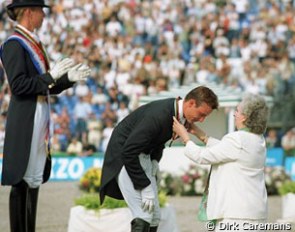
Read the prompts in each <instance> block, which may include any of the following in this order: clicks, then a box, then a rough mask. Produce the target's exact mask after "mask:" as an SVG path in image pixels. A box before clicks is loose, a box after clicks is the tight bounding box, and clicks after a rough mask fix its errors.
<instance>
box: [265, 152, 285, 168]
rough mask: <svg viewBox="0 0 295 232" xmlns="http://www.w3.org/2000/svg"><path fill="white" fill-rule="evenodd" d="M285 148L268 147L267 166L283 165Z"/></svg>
mask: <svg viewBox="0 0 295 232" xmlns="http://www.w3.org/2000/svg"><path fill="white" fill-rule="evenodd" d="M283 162H284V150H283V148H281V147H276V148H268V149H267V153H266V164H265V165H266V166H268V167H277V166H283V165H284V164H283Z"/></svg>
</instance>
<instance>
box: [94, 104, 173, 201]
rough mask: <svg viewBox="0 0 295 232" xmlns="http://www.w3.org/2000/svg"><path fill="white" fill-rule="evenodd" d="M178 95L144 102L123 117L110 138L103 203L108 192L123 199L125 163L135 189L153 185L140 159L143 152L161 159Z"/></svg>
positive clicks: (104, 178) (102, 184)
mask: <svg viewBox="0 0 295 232" xmlns="http://www.w3.org/2000/svg"><path fill="white" fill-rule="evenodd" d="M174 102H175V99H174V98H169V99H165V100H158V101H154V102H151V103H148V104H146V105H143V106H141V107H139V108H138V109H136V110H135V111H134V112H132V113H131V114H130V115H128V116H127V117H126V118H125V119H123V120H122V121H121V122H120V123H119V124H118V125H117V126H116V127H115V129H114V131H113V133H112V136H111V138H110V141H109V144H108V147H107V150H106V153H105V158H104V163H103V168H102V181H101V188H100V200H101V203H102V202H103V200H104V197H105V195H108V196H110V197H113V198H116V199H123V196H122V193H121V191H120V189H119V186H118V184H117V180H116V178H117V176H118V174H119V172H120V171H121V169H122V167H123V165H124V166H125V168H126V170H127V172H128V174H129V176H130V178H131V180H132V182H133V185H134V188H135V189H138V190H141V189H143V188H145V187H146V186H148V185H149V184H150V180H149V179H148V178H147V176H146V174H145V172H144V170H143V169H142V167H141V165H140V162H139V154H140V153H145V154H149V155H150V156H151V159H155V160H157V161H160V159H161V157H162V152H163V149H164V147H165V143H166V142H167V141H168V140H169V139H170V138H171V137H172V125H173V116H174V114H175V113H174V111H175V110H174Z"/></svg>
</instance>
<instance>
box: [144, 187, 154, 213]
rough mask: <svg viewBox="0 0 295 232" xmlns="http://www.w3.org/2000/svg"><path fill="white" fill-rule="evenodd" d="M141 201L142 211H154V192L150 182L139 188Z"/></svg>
mask: <svg viewBox="0 0 295 232" xmlns="http://www.w3.org/2000/svg"><path fill="white" fill-rule="evenodd" d="M141 202H142V203H141V208H142V209H143V211H144V212H145V211H148V212H149V213H152V212H153V211H154V206H155V193H154V190H153V188H152V185H151V184H150V185H148V186H147V187H145V188H144V189H143V190H141Z"/></svg>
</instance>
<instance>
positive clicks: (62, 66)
mask: <svg viewBox="0 0 295 232" xmlns="http://www.w3.org/2000/svg"><path fill="white" fill-rule="evenodd" d="M73 66H74V60H73V59H70V58H64V59H61V60H58V61H57V62H56V63H55V65H54V66H53V67H52V69H51V70H50V71H49V73H50V75H51V76H52V78H53V79H54V80H57V79H59V78H61V77H62V75H64V74H66V73H67V72H68V71H69V70H70V68H72V67H73Z"/></svg>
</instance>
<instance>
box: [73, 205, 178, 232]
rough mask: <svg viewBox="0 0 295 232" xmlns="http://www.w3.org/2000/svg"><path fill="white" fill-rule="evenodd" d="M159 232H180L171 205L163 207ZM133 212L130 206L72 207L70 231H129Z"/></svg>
mask: <svg viewBox="0 0 295 232" xmlns="http://www.w3.org/2000/svg"><path fill="white" fill-rule="evenodd" d="M161 216H162V219H161V222H160V225H159V227H158V232H167V231H169V232H179V230H178V226H177V222H176V215H175V210H174V208H173V207H172V206H171V205H167V206H166V207H164V208H162V209H161ZM131 220H132V217H131V212H130V210H129V209H128V208H118V209H101V210H100V211H98V212H96V211H94V210H86V209H85V208H84V207H83V206H75V207H72V208H71V212H70V218H69V226H68V232H105V231H112V232H129V231H131V227H130V222H131Z"/></svg>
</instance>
